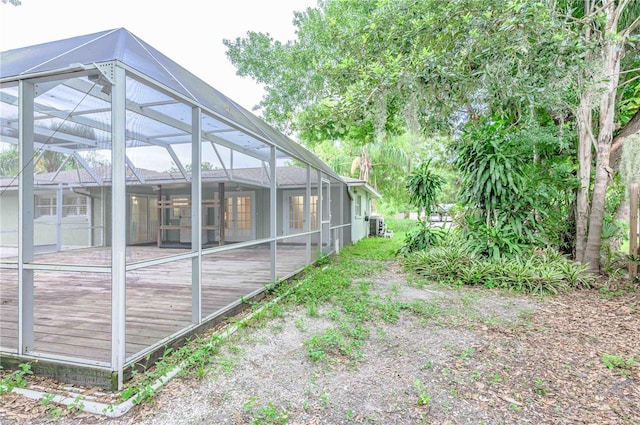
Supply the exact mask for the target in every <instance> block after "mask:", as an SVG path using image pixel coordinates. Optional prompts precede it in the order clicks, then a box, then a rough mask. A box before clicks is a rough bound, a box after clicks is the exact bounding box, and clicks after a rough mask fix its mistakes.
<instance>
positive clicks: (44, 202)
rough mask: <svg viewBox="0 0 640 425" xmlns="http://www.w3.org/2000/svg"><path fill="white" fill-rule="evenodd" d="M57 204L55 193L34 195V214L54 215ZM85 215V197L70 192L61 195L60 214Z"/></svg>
mask: <svg viewBox="0 0 640 425" xmlns="http://www.w3.org/2000/svg"><path fill="white" fill-rule="evenodd" d="M57 206H58V202H57V197H56V195H36V208H35V216H36V218H38V217H46V216H55V215H56V209H57ZM79 215H80V216H82V215H87V197H86V196H82V195H76V194H70V195H64V196H63V197H62V216H63V217H69V216H79Z"/></svg>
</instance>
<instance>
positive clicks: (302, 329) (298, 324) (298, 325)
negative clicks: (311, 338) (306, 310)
mask: <svg viewBox="0 0 640 425" xmlns="http://www.w3.org/2000/svg"><path fill="white" fill-rule="evenodd" d="M294 324H295V325H296V328H297V329H298V330H299V331H300V332H306V331H307V327H306V326H305V324H304V321H303V320H302V319H301V318H300V317H297V318H296V319H295V320H294Z"/></svg>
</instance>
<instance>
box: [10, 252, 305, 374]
mask: <svg viewBox="0 0 640 425" xmlns="http://www.w3.org/2000/svg"><path fill="white" fill-rule="evenodd" d="M180 252H186V251H181V250H167V249H160V248H157V247H151V246H144V247H128V248H127V263H130V262H134V261H142V260H145V259H150V258H158V257H163V256H166V255H168V254H176V253H180ZM269 259H270V255H269V250H268V249H267V248H266V247H264V246H261V247H253V248H242V249H236V250H230V251H225V252H220V253H215V254H211V255H207V256H204V257H203V262H202V313H203V317H205V316H208V315H210V314H213V313H215V312H217V311H219V310H220V309H223V308H225V307H227V306H229V305H230V304H232V303H234V302H236V301H238V300H240V299H241V298H242V297H245V296H247V295H249V294H251V293H252V292H254V291H256V290H258V289H261V288H263V287H264V285H266V284H267V283H269V280H270V260H269ZM35 262H36V263H40V264H74V265H87V264H91V265H103V266H107V265H109V263H110V253H109V250H108V249H103V248H91V249H82V250H75V251H63V252H57V253H49V254H40V255H38V256H37V257H36V261H35ZM304 265H305V248H304V247H303V246H302V247H300V246H295V247H290V246H286V247H281V248H279V250H278V276H279V277H283V276H286V275H289V274H291V273H293V272H294V271H296V270H298V269H300V268H302V267H304ZM17 280H18V279H17V271H15V270H7V269H3V270H0V348H1V349H2V351H3V352H5V353H8V354H11V353H16V352H17V348H16V347H17V317H18V296H17V295H18V289H17V288H18V286H17ZM34 287H35V289H34V292H35V293H34V301H35V302H34V304H35V305H34V321H35V322H34V336H35V344H34V347H33V349H32V351H33V352H36V353H40V354H54V355H59V356H66V357H73V358H81V359H89V360H92V361H96V362H107V363H108V362H109V361H110V359H111V281H110V275H109V274H104V273H103V274H101V273H88V272H67V271H35V272H34ZM126 304H127V305H126V353H127V356H128V357H129V356H132V355H134V354H136V353H139V352H140V351H142V350H145V349H146V348H147V347H149V346H151V345H153V344H155V343H157V342H158V341H160V340H162V339H164V338H166V337H168V336H170V335H172V334H174V333H176V332H178V331H180V330H182V329H184V328H185V327H188V326H189V325H190V324H191V259H186V260H178V261H173V262H170V263H166V264H162V265H157V266H152V267H147V268H142V269H138V270H135V271H130V272H127V283H126Z"/></svg>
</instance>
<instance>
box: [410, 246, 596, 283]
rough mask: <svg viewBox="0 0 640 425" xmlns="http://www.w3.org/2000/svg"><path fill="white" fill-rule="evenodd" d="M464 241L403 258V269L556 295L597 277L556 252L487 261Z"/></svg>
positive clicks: (450, 279) (448, 279)
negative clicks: (464, 243)
mask: <svg viewBox="0 0 640 425" xmlns="http://www.w3.org/2000/svg"><path fill="white" fill-rule="evenodd" d="M459 242H460V241H457V242H456V241H455V240H451V241H449V242H448V243H446V244H444V245H442V246H439V247H434V248H430V249H427V250H426V251H423V252H417V253H414V254H411V255H408V256H406V257H404V258H403V260H402V264H403V267H404V268H405V269H406V270H408V271H410V272H412V273H414V274H416V275H418V276H422V277H425V278H428V279H433V280H439V281H444V282H449V283H451V284H455V285H483V286H486V287H498V288H503V289H508V290H513V291H517V292H525V293H534V294H541V295H544V294H556V293H558V292H561V291H565V290H568V289H570V288H579V287H589V286H591V284H592V283H593V280H594V277H593V276H592V275H591V274H589V273H588V272H587V267H586V266H584V265H581V264H579V263H575V262H573V261H570V260H568V259H566V258H565V257H564V256H562V255H561V254H560V253H558V252H557V251H555V250H551V249H549V250H536V251H530V252H523V253H521V254H520V255H518V256H516V257H514V258H512V259H509V260H505V259H491V258H489V259H487V258H484V257H481V256H479V255H478V254H476V253H474V252H473V251H472V250H471V249H470V248H469V246H464V245H463V244H461V243H459Z"/></svg>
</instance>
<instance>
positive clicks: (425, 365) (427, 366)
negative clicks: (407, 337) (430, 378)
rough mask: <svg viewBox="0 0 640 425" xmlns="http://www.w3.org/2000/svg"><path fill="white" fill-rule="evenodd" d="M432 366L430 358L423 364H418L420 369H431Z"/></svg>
mask: <svg viewBox="0 0 640 425" xmlns="http://www.w3.org/2000/svg"><path fill="white" fill-rule="evenodd" d="M431 368H433V362H432V361H431V360H427V361H426V363H425V364H423V365H422V366H420V370H425V369H431Z"/></svg>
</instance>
